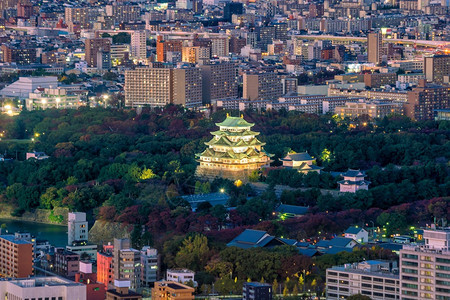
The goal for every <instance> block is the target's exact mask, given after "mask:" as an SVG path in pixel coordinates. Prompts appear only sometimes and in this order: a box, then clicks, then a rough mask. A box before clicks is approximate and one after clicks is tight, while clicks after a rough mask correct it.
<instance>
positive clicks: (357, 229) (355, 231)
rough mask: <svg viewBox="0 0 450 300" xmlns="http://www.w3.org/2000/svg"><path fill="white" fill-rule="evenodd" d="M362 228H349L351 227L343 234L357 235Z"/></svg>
mask: <svg viewBox="0 0 450 300" xmlns="http://www.w3.org/2000/svg"><path fill="white" fill-rule="evenodd" d="M363 229H364V228H361V227H356V226H351V227H349V228H348V229H347V230H346V231H345V233H348V234H358V233H359V232H360V231H361V230H363Z"/></svg>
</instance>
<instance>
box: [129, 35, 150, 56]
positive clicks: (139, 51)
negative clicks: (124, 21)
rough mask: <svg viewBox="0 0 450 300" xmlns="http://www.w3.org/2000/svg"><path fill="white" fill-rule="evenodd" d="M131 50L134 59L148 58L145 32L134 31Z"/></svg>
mask: <svg viewBox="0 0 450 300" xmlns="http://www.w3.org/2000/svg"><path fill="white" fill-rule="evenodd" d="M130 48H131V49H130V50H131V51H130V52H131V58H132V59H133V58H134V59H138V60H139V59H146V58H147V32H146V31H145V30H138V31H133V33H132V34H131V44H130Z"/></svg>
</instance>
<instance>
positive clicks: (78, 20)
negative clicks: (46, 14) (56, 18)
mask: <svg viewBox="0 0 450 300" xmlns="http://www.w3.org/2000/svg"><path fill="white" fill-rule="evenodd" d="M64 12H65V14H64V20H65V21H66V24H69V23H71V24H79V26H80V28H81V29H86V28H90V23H91V22H92V21H93V20H94V17H95V16H94V15H93V9H91V8H90V7H65V8H64Z"/></svg>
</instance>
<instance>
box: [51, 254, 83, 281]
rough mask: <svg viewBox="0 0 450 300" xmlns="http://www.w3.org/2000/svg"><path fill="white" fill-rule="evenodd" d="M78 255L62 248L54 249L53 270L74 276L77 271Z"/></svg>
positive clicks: (78, 265)
mask: <svg viewBox="0 0 450 300" xmlns="http://www.w3.org/2000/svg"><path fill="white" fill-rule="evenodd" d="M79 267H80V255H79V254H77V253H74V252H71V251H68V250H66V249H64V248H56V249H55V265H54V268H55V272H56V273H57V274H59V275H61V276H64V277H74V276H75V274H76V273H77V272H78V271H79Z"/></svg>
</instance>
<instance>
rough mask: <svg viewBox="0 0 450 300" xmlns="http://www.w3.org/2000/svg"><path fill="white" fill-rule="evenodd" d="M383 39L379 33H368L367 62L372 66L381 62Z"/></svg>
mask: <svg viewBox="0 0 450 300" xmlns="http://www.w3.org/2000/svg"><path fill="white" fill-rule="evenodd" d="M382 50H383V37H382V35H381V33H369V34H368V36H367V60H368V61H369V62H371V63H374V64H379V63H381V61H382Z"/></svg>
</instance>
